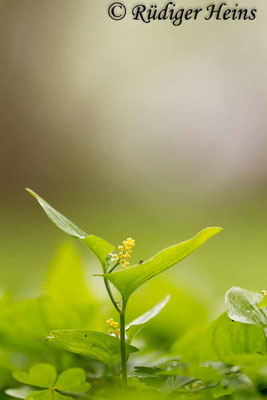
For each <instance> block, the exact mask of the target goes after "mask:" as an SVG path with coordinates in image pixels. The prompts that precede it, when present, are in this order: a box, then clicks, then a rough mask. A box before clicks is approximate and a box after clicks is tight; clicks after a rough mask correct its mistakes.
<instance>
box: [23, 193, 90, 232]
mask: <svg viewBox="0 0 267 400" xmlns="http://www.w3.org/2000/svg"><path fill="white" fill-rule="evenodd" d="M26 190H27V192H29V193H30V194H31V195H32V196H33V197H34V198H35V199H36V200H37V201H38V203H39V204H40V206H41V207H42V208H43V210H44V212H45V213H46V215H47V216H48V218H49V219H51V221H52V222H54V224H55V225H56V226H57V227H58V228H59V229H61V230H62V231H63V232H65V233H67V234H68V235H70V236H74V237H76V238H78V239H83V238H85V237H86V236H87V233H85V232H84V231H83V230H81V229H80V228H79V227H78V226H77V225H75V224H74V223H73V222H71V221H70V220H69V219H68V218H66V217H64V215H62V214H61V213H60V212H58V211H57V210H55V209H54V208H53V207H52V206H50V204H48V203H47V202H46V201H45V200H44V199H42V197H40V196H38V194H37V193H35V192H33V191H32V190H31V189H26Z"/></svg>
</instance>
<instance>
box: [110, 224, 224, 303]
mask: <svg viewBox="0 0 267 400" xmlns="http://www.w3.org/2000/svg"><path fill="white" fill-rule="evenodd" d="M221 231H222V228H218V227H215V228H206V229H203V230H202V231H200V232H199V233H198V234H197V235H196V236H194V237H193V238H192V239H189V240H187V241H185V242H182V243H179V244H176V245H174V246H171V247H169V248H167V249H165V250H162V251H161V252H159V253H158V254H156V255H155V256H154V257H152V258H150V259H149V260H147V261H145V262H144V263H143V264H138V265H135V266H133V267H131V268H128V269H125V270H123V271H117V272H113V273H111V274H104V275H103V276H104V277H105V278H107V279H109V281H110V282H111V283H112V284H113V285H114V286H115V287H116V288H117V289H118V290H119V292H120V293H121V295H122V297H123V298H124V300H127V299H128V298H129V297H130V295H131V294H132V293H133V292H134V291H135V290H136V289H138V288H139V286H141V285H143V284H144V283H145V282H147V281H148V280H149V279H151V278H153V277H154V276H156V275H158V274H160V273H161V272H163V271H165V270H166V269H168V268H170V267H172V266H173V265H175V264H177V263H178V262H179V261H182V260H183V259H184V258H185V257H187V256H188V255H189V254H191V253H192V252H193V251H194V250H196V249H197V248H198V247H200V246H202V245H203V244H204V243H205V242H206V241H207V240H208V239H210V238H211V237H212V236H214V235H216V234H217V233H219V232H221Z"/></svg>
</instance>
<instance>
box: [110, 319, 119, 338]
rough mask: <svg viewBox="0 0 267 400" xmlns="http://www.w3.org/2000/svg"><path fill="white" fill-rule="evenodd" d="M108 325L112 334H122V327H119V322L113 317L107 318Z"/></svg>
mask: <svg viewBox="0 0 267 400" xmlns="http://www.w3.org/2000/svg"><path fill="white" fill-rule="evenodd" d="M107 325H108V328H109V329H108V333H109V334H110V335H116V336H117V337H119V336H120V329H119V326H120V325H119V323H118V322H115V321H114V320H113V319H112V318H111V319H108V320H107Z"/></svg>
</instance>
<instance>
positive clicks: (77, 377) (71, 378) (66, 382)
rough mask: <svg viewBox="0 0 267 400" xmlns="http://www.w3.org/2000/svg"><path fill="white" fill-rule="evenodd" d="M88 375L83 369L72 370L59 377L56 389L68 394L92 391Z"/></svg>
mask: <svg viewBox="0 0 267 400" xmlns="http://www.w3.org/2000/svg"><path fill="white" fill-rule="evenodd" d="M90 387H91V385H90V383H88V382H86V375H85V372H84V370H83V369H81V368H70V369H68V370H67V371H64V372H62V374H60V375H59V377H58V380H57V383H56V385H55V389H58V390H60V391H62V392H68V393H84V392H87V391H88V390H89V389H90Z"/></svg>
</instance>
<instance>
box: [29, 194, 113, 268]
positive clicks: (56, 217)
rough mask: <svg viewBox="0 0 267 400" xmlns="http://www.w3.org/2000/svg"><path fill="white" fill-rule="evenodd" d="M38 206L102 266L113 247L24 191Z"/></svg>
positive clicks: (36, 195) (39, 198) (43, 201)
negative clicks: (85, 246) (89, 251)
mask: <svg viewBox="0 0 267 400" xmlns="http://www.w3.org/2000/svg"><path fill="white" fill-rule="evenodd" d="M26 190H27V191H28V192H29V193H30V194H31V195H32V196H33V197H34V198H35V199H36V200H37V201H38V203H39V204H40V206H41V207H42V208H43V210H44V211H45V213H46V215H47V216H48V218H49V219H50V220H51V221H52V222H53V223H54V224H55V225H56V226H57V227H58V228H59V229H61V230H62V231H63V232H65V233H67V234H68V235H70V236H74V237H75V238H77V239H80V240H81V241H82V242H83V243H85V244H86V245H87V246H88V247H89V248H90V249H91V250H92V251H93V252H94V253H95V255H96V256H97V258H98V259H99V261H100V262H101V265H102V266H103V265H104V261H105V259H106V257H107V256H108V255H109V253H111V252H112V251H113V250H114V246H112V245H111V244H110V243H108V242H107V241H106V240H104V239H102V238H99V237H97V236H94V235H88V234H87V233H86V232H84V231H83V230H82V229H80V228H79V227H78V226H77V225H75V224H74V223H73V222H71V221H70V220H69V219H68V218H66V217H64V215H62V214H61V213H60V212H58V211H57V210H55V209H54V208H53V207H52V206H50V204H48V203H47V202H46V201H45V200H44V199H42V197H40V196H38V194H36V193H35V192H33V191H32V190H31V189H26Z"/></svg>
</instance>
